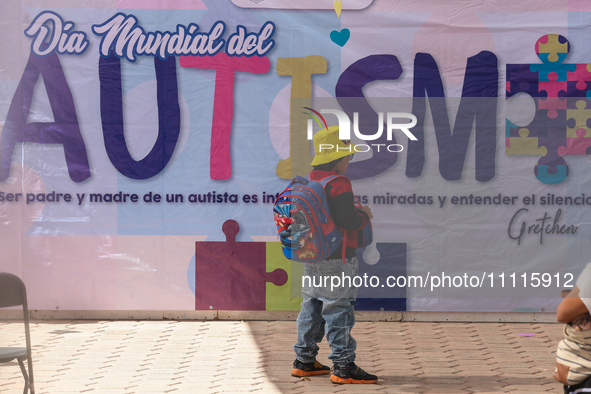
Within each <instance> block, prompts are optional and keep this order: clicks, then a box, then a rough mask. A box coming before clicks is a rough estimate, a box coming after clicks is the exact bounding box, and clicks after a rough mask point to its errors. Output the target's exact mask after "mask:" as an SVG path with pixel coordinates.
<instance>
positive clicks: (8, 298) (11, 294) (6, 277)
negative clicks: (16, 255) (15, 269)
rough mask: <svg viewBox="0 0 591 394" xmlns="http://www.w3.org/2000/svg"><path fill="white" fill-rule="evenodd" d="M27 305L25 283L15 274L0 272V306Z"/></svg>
mask: <svg viewBox="0 0 591 394" xmlns="http://www.w3.org/2000/svg"><path fill="white" fill-rule="evenodd" d="M17 305H23V306H26V305H27V290H26V289H25V284H24V283H23V281H22V280H20V278H19V277H18V276H16V275H13V274H9V273H8V272H0V308H6V307H9V306H17Z"/></svg>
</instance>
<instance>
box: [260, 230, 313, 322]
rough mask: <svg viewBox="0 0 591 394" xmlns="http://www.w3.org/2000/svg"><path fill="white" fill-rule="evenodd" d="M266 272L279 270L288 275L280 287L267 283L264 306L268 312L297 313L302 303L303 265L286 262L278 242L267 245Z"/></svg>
mask: <svg viewBox="0 0 591 394" xmlns="http://www.w3.org/2000/svg"><path fill="white" fill-rule="evenodd" d="M266 248H267V270H268V271H274V270H277V269H281V270H283V271H286V272H287V273H288V275H289V280H287V282H286V283H285V284H283V285H282V286H277V285H275V284H274V283H267V296H266V305H267V310H268V311H299V310H300V308H301V303H302V301H303V298H302V297H301V295H302V279H301V278H302V276H303V275H304V263H298V262H294V261H291V260H288V259H287V258H285V256H284V255H283V251H282V250H281V243H280V242H268V243H267V246H266Z"/></svg>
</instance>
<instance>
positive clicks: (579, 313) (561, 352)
mask: <svg viewBox="0 0 591 394" xmlns="http://www.w3.org/2000/svg"><path fill="white" fill-rule="evenodd" d="M590 297H591V263H589V264H587V266H586V267H585V269H584V270H583V272H582V273H581V275H580V276H579V278H578V279H577V284H576V286H575V287H574V288H573V290H572V291H571V292H570V293H569V294H568V295H567V296H566V298H565V299H563V300H562V302H561V303H560V305H558V308H557V310H556V319H557V320H558V321H559V322H562V323H567V324H565V325H564V339H563V340H562V341H560V343H559V344H558V350H557V351H556V372H554V378H555V379H556V380H558V381H559V382H560V383H562V384H564V392H565V393H574V392H579V391H581V389H583V390H582V391H591V390H584V388H591V379H588V378H589V377H591V315H590V314H589V306H591V298H590Z"/></svg>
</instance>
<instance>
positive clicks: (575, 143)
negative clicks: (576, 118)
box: [558, 129, 591, 156]
mask: <svg viewBox="0 0 591 394" xmlns="http://www.w3.org/2000/svg"><path fill="white" fill-rule="evenodd" d="M585 134H587V130H585V129H577V136H576V137H574V138H572V137H571V138H567V139H566V148H565V147H564V146H559V147H558V154H559V155H560V156H564V155H588V154H591V149H589V148H590V147H591V137H585ZM588 149H589V153H587V150H588Z"/></svg>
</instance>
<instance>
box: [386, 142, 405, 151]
mask: <svg viewBox="0 0 591 394" xmlns="http://www.w3.org/2000/svg"><path fill="white" fill-rule="evenodd" d="M391 146H399V147H400V150H391V149H390V147H391ZM386 149H388V152H402V151H403V150H404V146H402V145H400V144H391V145H388V147H387V148H386Z"/></svg>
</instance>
